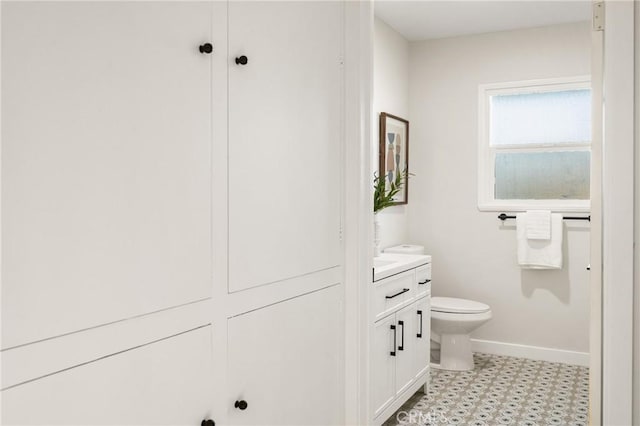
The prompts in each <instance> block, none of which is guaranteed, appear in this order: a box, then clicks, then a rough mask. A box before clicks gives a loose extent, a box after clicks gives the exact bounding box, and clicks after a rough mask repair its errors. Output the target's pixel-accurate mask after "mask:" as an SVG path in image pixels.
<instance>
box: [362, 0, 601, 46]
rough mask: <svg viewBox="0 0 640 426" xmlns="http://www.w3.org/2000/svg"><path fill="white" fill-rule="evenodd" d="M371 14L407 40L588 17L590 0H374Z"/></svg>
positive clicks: (478, 32) (524, 26)
mask: <svg viewBox="0 0 640 426" xmlns="http://www.w3.org/2000/svg"><path fill="white" fill-rule="evenodd" d="M375 14H376V16H377V17H378V18H380V19H381V20H383V21H384V22H386V23H387V24H389V25H390V26H391V27H392V28H393V29H395V30H396V31H397V32H399V33H400V34H402V35H403V36H404V37H405V38H406V39H407V40H409V41H418V40H427V39H433V38H444V37H455V36H460V35H469V34H481V33H489V32H495V31H507V30H515V29H519V28H534V27H543V26H547V25H556V24H564V23H569V22H579V21H588V20H590V19H591V1H590V0H586V1H585V0H572V1H562V0H556V1H532V0H510V1H505V0H502V1H482V0H477V1H454V0H449V1H430V0H422V1H406V0H379V1H378V0H376V2H375Z"/></svg>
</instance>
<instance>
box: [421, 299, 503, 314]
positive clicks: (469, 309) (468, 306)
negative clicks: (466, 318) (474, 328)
mask: <svg viewBox="0 0 640 426" xmlns="http://www.w3.org/2000/svg"><path fill="white" fill-rule="evenodd" d="M431 310H432V311H436V312H449V313H452V314H479V313H482V312H488V311H490V310H491V308H490V307H489V305H485V304H484V303H480V302H476V301H475V300H467V299H458V298H455V297H432V298H431Z"/></svg>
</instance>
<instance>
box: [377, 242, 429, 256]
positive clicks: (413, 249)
mask: <svg viewBox="0 0 640 426" xmlns="http://www.w3.org/2000/svg"><path fill="white" fill-rule="evenodd" d="M383 251H384V252H385V253H398V254H424V246H417V245H412V244H401V245H399V246H394V247H389V248H386V249H384V250H383Z"/></svg>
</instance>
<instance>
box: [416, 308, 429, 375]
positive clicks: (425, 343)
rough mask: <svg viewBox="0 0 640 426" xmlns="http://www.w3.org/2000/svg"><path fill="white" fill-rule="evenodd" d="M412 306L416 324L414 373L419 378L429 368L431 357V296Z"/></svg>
mask: <svg viewBox="0 0 640 426" xmlns="http://www.w3.org/2000/svg"><path fill="white" fill-rule="evenodd" d="M412 306H413V314H414V321H415V324H416V333H415V334H414V339H415V347H414V355H415V356H414V361H413V362H414V367H413V371H414V374H415V376H416V377H418V376H420V375H422V374H424V373H425V372H426V371H427V369H428V368H429V362H430V356H431V296H427V297H423V298H422V299H420V300H418V301H417V302H416V303H415V304H414V305H412Z"/></svg>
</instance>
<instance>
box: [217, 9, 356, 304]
mask: <svg viewBox="0 0 640 426" xmlns="http://www.w3.org/2000/svg"><path fill="white" fill-rule="evenodd" d="M343 7H344V6H343V4H342V2H325V1H303V2H277V1H276V2H230V3H229V12H228V13H229V19H228V21H229V55H230V57H229V134H228V138H229V142H228V156H229V160H228V161H229V164H228V166H229V174H228V176H229V183H228V184H229V206H228V208H229V250H228V251H229V254H228V255H229V291H230V292H235V291H240V290H245V289H249V288H253V287H257V286H261V285H264V284H269V283H274V282H277V281H281V280H286V279H290V278H294V277H298V276H302V275H306V274H309V273H313V272H318V271H322V270H325V269H328V268H332V267H335V266H337V265H339V264H340V263H341V257H340V256H341V254H340V253H341V251H340V217H341V207H340V197H341V189H340V188H341V170H342V167H341V155H340V146H341V128H342V124H341V123H342V122H341V117H342V107H341V105H342V102H341V91H342V65H341V61H342V58H341V55H342V33H343V31H342V23H343V19H342V13H343ZM248 265H250V267H248Z"/></svg>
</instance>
